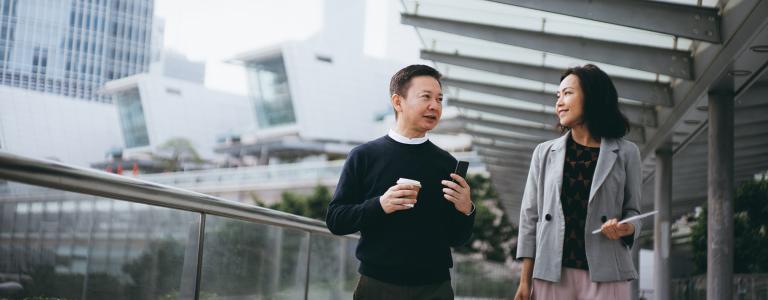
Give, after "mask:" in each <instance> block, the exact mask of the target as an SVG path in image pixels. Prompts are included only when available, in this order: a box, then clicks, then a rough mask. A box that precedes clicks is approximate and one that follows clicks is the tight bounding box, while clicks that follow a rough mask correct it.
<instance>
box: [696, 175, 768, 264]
mask: <svg viewBox="0 0 768 300" xmlns="http://www.w3.org/2000/svg"><path fill="white" fill-rule="evenodd" d="M733 214H734V218H733V219H734V224H733V225H734V226H733V228H734V242H733V244H734V258H735V260H734V265H733V271H734V272H735V273H766V272H768V180H766V179H765V178H763V179H762V180H760V181H749V182H745V183H744V184H742V185H741V186H740V187H739V188H738V189H736V199H735V203H734V212H733ZM691 240H692V244H693V245H692V246H693V259H694V263H695V264H696V271H697V273H699V274H703V273H706V271H707V208H706V207H704V209H703V210H702V213H701V214H699V216H698V217H697V218H696V223H695V224H694V225H693V228H692V233H691ZM745 257H748V259H744V258H745Z"/></svg>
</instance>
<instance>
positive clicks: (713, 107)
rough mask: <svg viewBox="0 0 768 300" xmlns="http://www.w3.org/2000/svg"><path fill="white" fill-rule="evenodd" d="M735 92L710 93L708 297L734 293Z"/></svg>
mask: <svg viewBox="0 0 768 300" xmlns="http://www.w3.org/2000/svg"><path fill="white" fill-rule="evenodd" d="M733 105H734V103H733V95H732V94H721V93H717V94H715V93H710V94H709V158H708V160H709V170H708V171H709V175H708V180H707V185H708V187H709V190H708V199H707V206H708V212H707V299H731V298H732V296H733V292H732V289H733V283H732V282H733V202H734V181H733V166H734V163H733V160H734V159H733V152H734V150H733V128H734V124H733V114H734V108H733Z"/></svg>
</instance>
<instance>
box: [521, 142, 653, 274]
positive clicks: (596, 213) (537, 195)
mask: <svg viewBox="0 0 768 300" xmlns="http://www.w3.org/2000/svg"><path fill="white" fill-rule="evenodd" d="M569 135H570V132H568V133H566V134H565V135H563V136H562V137H560V138H558V139H554V140H551V141H547V142H544V143H541V144H539V145H538V146H536V149H535V150H533V157H532V158H531V167H530V170H529V171H528V181H527V182H526V185H525V192H524V193H523V201H522V207H521V209H520V231H519V234H518V242H517V257H518V258H523V257H530V258H534V259H535V262H534V267H533V278H538V279H542V280H547V281H552V282H559V281H560V270H561V266H562V252H563V237H564V231H565V220H564V217H563V210H562V207H561V205H560V191H561V190H562V180H563V164H564V163H565V150H566V142H567V141H568V136H569ZM640 168H641V163H640V151H639V150H638V149H637V146H636V145H635V144H634V143H632V142H629V141H627V140H624V139H603V140H602V142H601V143H600V156H599V157H598V159H597V167H596V169H595V174H594V177H593V181H592V187H591V190H590V193H589V205H588V208H587V220H586V228H584V229H585V230H584V231H585V236H584V242H585V247H586V254H587V263H588V264H589V276H590V279H591V280H592V281H594V282H609V281H619V280H631V279H636V278H637V271H636V270H635V266H634V264H633V263H632V257H631V254H630V249H631V247H632V244H634V241H635V240H636V239H637V237H638V235H639V234H640V229H641V224H642V223H641V222H640V221H634V222H632V224H633V225H634V226H635V234H634V235H633V236H628V237H624V238H621V239H618V240H610V239H608V238H607V237H605V236H604V235H603V234H602V233H601V234H592V231H593V230H595V229H597V228H600V226H601V225H602V224H603V223H604V222H605V221H607V220H609V219H613V218H616V219H619V220H622V219H625V218H628V217H631V216H634V215H638V214H640V206H639V203H640V190H641V179H640V177H641V175H640V174H641V169H640Z"/></svg>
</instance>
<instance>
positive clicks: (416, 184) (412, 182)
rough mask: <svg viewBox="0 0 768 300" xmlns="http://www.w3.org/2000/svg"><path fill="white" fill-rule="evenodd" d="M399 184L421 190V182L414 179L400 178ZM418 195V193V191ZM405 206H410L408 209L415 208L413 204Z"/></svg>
mask: <svg viewBox="0 0 768 300" xmlns="http://www.w3.org/2000/svg"><path fill="white" fill-rule="evenodd" d="M397 184H410V185H415V186H416V187H418V189H419V190H420V189H421V182H418V181H416V180H413V179H408V178H400V179H398V180H397ZM417 193H418V191H417ZM403 205H405V206H408V207H413V204H403Z"/></svg>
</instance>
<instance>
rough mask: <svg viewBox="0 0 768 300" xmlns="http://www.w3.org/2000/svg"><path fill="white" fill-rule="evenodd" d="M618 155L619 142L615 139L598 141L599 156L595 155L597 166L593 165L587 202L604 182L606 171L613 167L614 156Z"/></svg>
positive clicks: (590, 200)
mask: <svg viewBox="0 0 768 300" xmlns="http://www.w3.org/2000/svg"><path fill="white" fill-rule="evenodd" d="M617 156H619V144H618V143H617V142H616V140H615V139H603V142H602V143H600V156H598V157H597V167H595V176H594V178H593V179H592V187H591V188H590V190H589V202H592V198H594V197H595V193H596V192H597V190H598V189H599V188H600V186H601V185H603V182H605V178H607V177H608V173H609V172H610V171H611V169H613V164H614V163H615V162H616V157H617Z"/></svg>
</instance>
